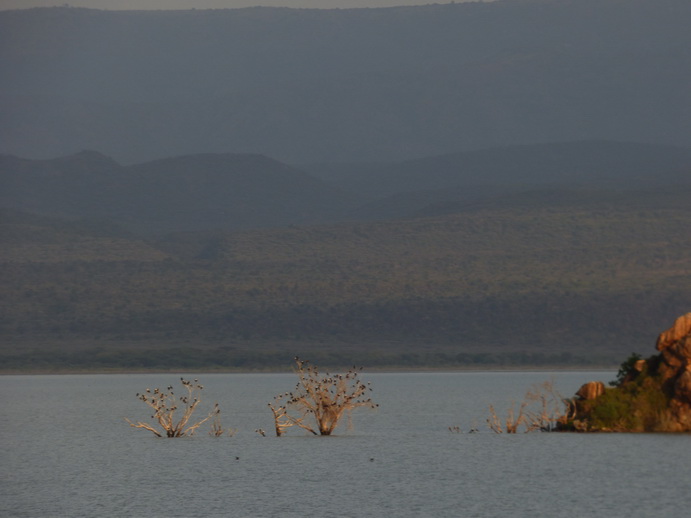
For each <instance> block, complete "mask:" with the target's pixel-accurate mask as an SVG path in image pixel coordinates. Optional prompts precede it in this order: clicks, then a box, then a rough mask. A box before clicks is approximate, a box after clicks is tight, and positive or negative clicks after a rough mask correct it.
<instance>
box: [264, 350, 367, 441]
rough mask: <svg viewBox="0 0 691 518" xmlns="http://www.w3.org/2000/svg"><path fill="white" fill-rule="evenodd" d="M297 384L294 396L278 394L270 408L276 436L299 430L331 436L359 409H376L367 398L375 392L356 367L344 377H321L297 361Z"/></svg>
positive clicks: (303, 362) (312, 369) (306, 363)
mask: <svg viewBox="0 0 691 518" xmlns="http://www.w3.org/2000/svg"><path fill="white" fill-rule="evenodd" d="M295 364H296V373H297V376H298V383H297V386H296V387H295V391H294V392H286V393H285V394H279V395H278V396H276V397H275V398H274V403H273V404H272V403H269V407H270V408H271V411H272V412H273V414H274V422H275V425H276V435H277V436H281V435H283V434H284V433H285V431H286V430H287V429H288V428H290V427H292V426H298V427H300V428H302V429H304V430H307V431H308V432H310V433H313V434H314V435H331V434H332V433H333V431H334V429H335V428H336V427H337V426H338V424H339V422H340V421H341V418H343V416H344V415H348V417H350V412H351V411H352V410H353V409H354V408H358V407H370V408H376V407H377V406H379V405H377V404H375V403H373V402H372V399H370V398H369V397H366V395H367V393H368V392H370V391H371V390H372V389H371V388H370V387H369V384H365V383H363V382H362V381H360V379H359V378H358V374H359V372H360V371H361V370H362V368H360V369H356V368H355V367H353V368H352V369H351V370H349V371H348V372H347V373H345V374H334V375H330V374H329V373H328V372H327V373H326V374H325V375H321V374H319V370H318V369H317V367H315V366H312V365H310V364H309V362H308V361H304V360H301V359H300V358H298V357H295Z"/></svg>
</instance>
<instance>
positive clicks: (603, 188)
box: [0, 141, 691, 235]
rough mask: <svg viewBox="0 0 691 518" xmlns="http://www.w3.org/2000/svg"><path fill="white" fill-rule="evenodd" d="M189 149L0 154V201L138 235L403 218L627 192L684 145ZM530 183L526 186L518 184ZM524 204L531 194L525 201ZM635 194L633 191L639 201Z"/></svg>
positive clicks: (677, 158)
mask: <svg viewBox="0 0 691 518" xmlns="http://www.w3.org/2000/svg"><path fill="white" fill-rule="evenodd" d="M308 169H309V170H310V172H309V173H308V172H305V171H303V170H301V169H299V168H296V167H292V166H288V165H286V164H282V163H280V162H277V161H275V160H272V159H270V158H267V157H264V156H260V155H249V154H199V155H189V156H180V157H174V158H167V159H161V160H155V161H152V162H146V163H142V164H136V165H131V166H121V165H120V164H118V163H117V162H115V161H114V160H112V159H111V158H109V157H106V156H104V155H102V154H100V153H97V152H94V151H90V152H81V153H78V154H75V155H71V156H67V157H61V158H56V159H53V160H29V159H21V158H17V157H14V156H8V155H0V187H2V188H1V189H0V204H2V206H5V207H8V208H13V209H17V210H23V211H28V212H35V213H40V214H44V215H52V216H57V217H62V218H65V217H66V218H72V219H74V218H81V219H94V218H97V219H100V220H103V219H108V220H111V221H113V222H114V223H117V224H118V225H121V226H123V227H124V228H128V229H129V230H130V231H132V232H136V233H138V234H144V235H154V234H159V235H160V234H162V233H166V232H175V231H178V232H179V231H211V230H223V229H225V230H230V229H243V228H255V227H271V226H275V227H277V226H287V225H294V224H310V225H316V224H325V223H331V222H336V221H362V220H378V219H390V218H411V217H417V216H423V215H427V216H429V215H432V214H440V212H439V211H442V212H447V213H448V212H455V211H463V210H466V209H470V210H472V209H473V208H474V207H476V206H477V205H478V204H484V206H487V204H495V205H498V206H506V205H507V204H515V203H525V201H521V200H526V199H529V198H526V196H535V194H534V193H535V192H536V191H537V192H542V193H543V196H545V197H546V198H545V199H544V200H541V201H539V202H538V201H537V200H536V199H533V201H532V203H535V204H537V205H542V204H544V203H548V202H549V193H550V192H551V193H553V194H554V196H553V198H552V200H553V203H556V204H560V203H566V202H568V200H569V199H572V200H579V203H587V202H588V201H591V202H603V201H604V200H606V199H607V197H608V196H609V197H612V196H614V197H615V198H619V199H620V202H621V199H623V198H626V197H627V196H628V197H634V199H635V198H636V192H640V191H641V190H645V192H646V193H647V196H651V195H652V194H651V192H652V191H654V190H655V189H663V190H668V189H669V188H670V187H672V186H673V187H674V188H676V189H679V188H680V187H686V188H688V187H689V186H691V150H688V149H684V148H675V147H671V146H654V145H642V144H634V143H619V142H601V141H588V142H575V143H556V144H549V145H547V144H542V145H534V146H515V147H506V148H500V149H492V150H483V151H474V152H465V153H455V154H450V155H444V156H439V157H429V158H426V159H420V160H414V161H405V162H400V163H390V164H379V165H376V166H374V165H370V166H367V167H364V168H363V167H362V166H358V165H357V164H355V165H352V164H351V165H342V164H341V165H338V164H336V165H330V164H322V165H320V166H310V167H309V168H308ZM527 193H533V194H527ZM528 203H530V202H528ZM639 203H640V201H639Z"/></svg>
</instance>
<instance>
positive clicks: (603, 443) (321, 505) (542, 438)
mask: <svg viewBox="0 0 691 518" xmlns="http://www.w3.org/2000/svg"><path fill="white" fill-rule="evenodd" d="M186 377H189V378H193V377H198V378H199V379H200V381H201V382H202V383H203V384H204V386H205V389H204V391H203V393H202V395H203V397H204V402H203V403H202V407H203V408H202V407H200V409H202V410H203V409H204V408H210V406H211V405H212V404H213V402H215V401H218V402H219V403H220V405H221V408H222V410H223V420H224V425H226V426H232V427H234V428H237V429H238V432H237V433H236V435H235V436H233V437H220V438H215V437H210V436H209V435H207V434H206V430H200V432H199V433H198V434H197V435H196V436H194V437H187V438H180V439H157V438H155V437H154V436H153V435H152V434H151V433H150V432H147V431H145V430H139V429H134V428H130V427H129V426H128V424H127V423H126V422H125V421H124V420H123V418H124V417H129V418H131V419H133V420H147V418H148V416H149V413H148V412H147V410H146V407H145V406H144V404H143V403H142V402H141V401H138V400H137V399H136V397H135V393H136V392H140V391H143V390H145V389H146V388H147V387H150V388H154V387H165V386H167V385H169V384H173V385H175V384H177V381H176V380H178V379H179V376H177V375H174V374H156V375H78V376H4V377H0V390H1V391H2V392H1V393H2V401H3V403H2V415H1V417H2V419H1V420H0V438H1V439H2V443H3V448H2V454H1V458H0V460H1V462H0V516H2V517H70V518H76V517H142V518H148V517H197V516H198V517H221V516H222V517H279V516H280V517H326V516H336V517H380V516H381V517H423V516H429V517H447V516H448V517H493V516H507V515H508V516H515V517H523V516H546V517H556V516H568V517H585V516H607V517H638V516H640V517H646V518H649V517H655V516H665V517H666V516H670V517H672V516H674V517H678V516H686V515H687V513H688V512H689V509H690V508H691V490H690V485H691V435H687V434H680V435H664V434H558V433H552V434H550V433H527V434H526V433H520V434H516V435H507V434H501V435H498V434H495V433H492V432H490V431H489V429H488V428H487V426H486V425H485V419H486V418H487V417H488V405H490V404H493V405H495V407H496V408H497V410H498V411H499V413H500V414H501V413H503V412H504V411H505V409H506V408H507V407H508V406H509V404H510V403H511V402H512V401H520V400H522V398H523V394H524V393H525V391H526V389H528V388H529V387H530V386H531V385H532V384H534V383H536V382H542V381H545V380H549V379H552V378H553V379H554V381H555V384H556V386H557V388H558V389H559V391H560V392H561V393H562V394H564V395H567V396H570V395H572V394H573V393H574V392H575V391H576V390H577V388H578V387H579V386H580V385H581V384H582V383H584V382H585V381H590V380H602V381H605V382H607V381H609V380H610V379H613V378H614V373H609V372H590V373H585V372H578V373H576V372H569V373H563V372H562V373H554V374H552V373H545V372H539V373H532V372H521V373H515V372H472V373H415V374H403V373H397V374H392V373H386V374H382V373H373V374H368V373H367V372H365V373H364V375H363V379H364V380H365V381H371V382H372V386H373V387H374V393H373V399H375V401H376V402H377V403H379V404H380V408H379V409H377V410H365V409H359V410H358V411H355V412H354V413H353V420H352V421H353V428H352V429H351V430H349V429H348V427H347V426H346V425H345V424H344V426H343V428H339V429H337V432H338V434H337V435H335V436H331V437H316V436H311V435H305V433H304V432H302V431H301V430H297V429H293V430H291V431H290V432H289V435H288V436H286V437H280V438H277V437H275V436H271V435H270V434H271V431H272V430H273V419H272V416H271V413H270V411H269V410H268V408H267V406H266V405H267V403H268V402H269V401H271V400H272V398H273V396H274V395H275V394H277V393H280V392H284V391H286V390H292V388H293V387H294V385H295V376H294V375H291V374H214V375H209V374H200V375H197V374H194V373H192V374H189V375H186ZM178 392H179V391H178ZM449 426H459V427H460V428H461V429H462V430H463V431H464V432H467V431H468V430H469V429H470V428H471V427H473V426H477V427H478V428H479V429H480V432H479V433H473V434H469V433H460V434H459V433H452V432H450V431H449V429H448V427H449ZM257 428H263V429H264V430H266V431H267V436H266V437H261V436H260V435H259V434H257V433H255V431H254V430H255V429H257Z"/></svg>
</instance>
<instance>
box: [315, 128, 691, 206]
mask: <svg viewBox="0 0 691 518" xmlns="http://www.w3.org/2000/svg"><path fill="white" fill-rule="evenodd" d="M303 168H304V169H306V170H308V171H309V172H311V173H312V174H314V175H315V176H318V177H321V178H323V179H325V180H327V181H329V182H330V183H333V184H335V185H337V186H339V187H341V188H342V189H344V190H346V191H349V192H353V193H355V192H357V193H358V194H359V195H360V196H361V197H364V198H365V199H367V202H366V203H364V204H363V205H362V206H360V207H359V208H358V209H356V210H354V211H352V212H351V213H350V215H351V217H353V218H357V219H383V218H405V217H417V216H421V215H431V214H434V213H439V212H436V211H439V210H440V207H444V209H443V210H444V211H446V212H447V213H448V212H452V211H454V210H466V209H468V208H471V209H472V208H473V207H476V206H477V205H478V204H488V203H489V204H493V205H495V206H501V204H502V203H508V204H513V203H514V202H518V203H524V204H525V203H529V200H530V199H531V197H532V196H535V195H536V194H535V193H538V192H541V193H543V194H542V196H545V197H546V200H545V201H549V202H550V203H551V204H553V205H554V204H558V203H560V202H564V203H568V202H569V199H570V198H572V197H575V198H576V199H577V200H578V203H591V204H597V203H600V202H605V201H606V200H608V199H610V198H612V197H614V198H618V197H622V196H623V197H624V198H626V197H628V196H629V195H632V196H633V197H634V198H636V197H638V198H641V197H640V196H639V195H636V194H635V192H634V191H638V192H639V193H640V192H641V191H643V192H645V191H647V190H656V189H668V188H669V187H670V186H689V185H691V149H687V148H679V147H672V146H658V145H650V144H640V143H631V142H610V141H581V142H563V143H552V144H536V145H526V146H511V147H505V148H496V149H485V150H477V151H468V152H461V153H453V154H448V155H441V156H434V157H428V158H424V159H418V160H410V161H405V162H400V163H394V164H313V165H308V166H303ZM572 191H573V192H572ZM529 192H533V193H534V194H527V193H529ZM522 193H526V195H523V194H522ZM549 193H552V196H551V199H550V200H548V198H550V194H549ZM517 196H518V197H519V198H520V201H519V200H518V198H516V197H517ZM643 198H644V197H643ZM641 201H642V202H643V203H646V204H647V205H650V204H651V202H646V201H645V200H644V199H641ZM536 203H537V206H539V205H540V203H541V201H540V200H536Z"/></svg>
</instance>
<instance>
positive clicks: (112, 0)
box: [0, 0, 474, 10]
mask: <svg viewBox="0 0 691 518" xmlns="http://www.w3.org/2000/svg"><path fill="white" fill-rule="evenodd" d="M456 1H457V2H469V1H474V0H456ZM449 3H451V0H436V1H434V0H0V10H6V9H25V8H29V7H46V6H56V5H65V4H68V5H71V6H73V7H90V8H93V9H192V8H196V9H229V8H234V7H250V6H256V5H264V6H271V7H294V8H323V9H335V8H348V7H391V6H395V5H421V4H449Z"/></svg>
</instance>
